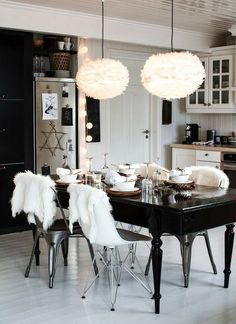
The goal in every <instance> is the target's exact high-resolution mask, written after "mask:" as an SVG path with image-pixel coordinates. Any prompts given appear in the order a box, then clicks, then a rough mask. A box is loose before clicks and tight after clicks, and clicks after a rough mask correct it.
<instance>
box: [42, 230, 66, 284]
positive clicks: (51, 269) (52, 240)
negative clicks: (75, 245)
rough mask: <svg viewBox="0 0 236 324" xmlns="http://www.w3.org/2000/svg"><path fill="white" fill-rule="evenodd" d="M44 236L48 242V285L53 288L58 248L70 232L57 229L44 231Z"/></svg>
mask: <svg viewBox="0 0 236 324" xmlns="http://www.w3.org/2000/svg"><path fill="white" fill-rule="evenodd" d="M44 238H45V239H46V242H47V244H48V275H49V284H48V286H49V288H53V280H54V276H55V273H56V260H57V253H58V249H59V247H60V245H61V243H62V241H63V240H65V239H67V238H68V234H67V232H64V231H55V232H51V233H44Z"/></svg>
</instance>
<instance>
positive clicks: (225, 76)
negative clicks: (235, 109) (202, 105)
mask: <svg viewBox="0 0 236 324" xmlns="http://www.w3.org/2000/svg"><path fill="white" fill-rule="evenodd" d="M232 85H233V56H232V55H220V56H214V57H211V58H209V104H210V106H213V107H214V108H222V107H225V108H229V107H232V106H233V95H232V91H229V90H227V88H228V87H231V86H232Z"/></svg>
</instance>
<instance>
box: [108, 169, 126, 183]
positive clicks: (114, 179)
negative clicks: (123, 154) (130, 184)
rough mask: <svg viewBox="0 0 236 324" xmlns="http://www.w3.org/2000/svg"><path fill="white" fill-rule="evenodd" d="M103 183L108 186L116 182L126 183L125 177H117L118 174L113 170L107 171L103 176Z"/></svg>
mask: <svg viewBox="0 0 236 324" xmlns="http://www.w3.org/2000/svg"><path fill="white" fill-rule="evenodd" d="M104 181H105V183H106V184H108V185H114V184H116V183H117V182H125V181H126V177H123V176H121V175H119V173H118V172H116V171H114V170H109V171H108V172H107V173H106V176H105V180H104Z"/></svg>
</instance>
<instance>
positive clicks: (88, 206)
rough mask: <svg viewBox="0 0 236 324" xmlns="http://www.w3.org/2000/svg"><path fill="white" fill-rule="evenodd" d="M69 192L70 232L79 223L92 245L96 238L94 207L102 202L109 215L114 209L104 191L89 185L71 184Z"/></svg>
mask: <svg viewBox="0 0 236 324" xmlns="http://www.w3.org/2000/svg"><path fill="white" fill-rule="evenodd" d="M67 191H68V192H69V193H70V200H69V221H70V222H69V226H70V231H71V232H72V231H73V223H75V222H79V224H80V226H81V227H82V230H83V233H84V235H85V236H86V237H87V238H88V239H89V240H90V242H91V243H93V242H94V241H95V236H96V224H95V219H94V207H95V205H96V204H97V203H98V202H101V201H102V202H103V206H104V208H105V211H106V212H107V214H108V213H109V214H110V212H111V210H112V207H111V205H110V203H109V198H108V196H107V195H106V193H105V192H104V191H102V190H99V189H96V188H93V187H91V186H87V185H78V184H70V185H69V186H68V189H67ZM101 217H102V215H101ZM110 217H111V218H112V215H110ZM112 221H113V218H112Z"/></svg>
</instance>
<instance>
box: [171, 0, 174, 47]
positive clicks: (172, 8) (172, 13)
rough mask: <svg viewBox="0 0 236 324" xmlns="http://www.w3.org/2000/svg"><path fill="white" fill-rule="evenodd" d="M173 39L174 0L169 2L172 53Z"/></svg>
mask: <svg viewBox="0 0 236 324" xmlns="http://www.w3.org/2000/svg"><path fill="white" fill-rule="evenodd" d="M173 38H174V0H171V52H173V51H174V49H173Z"/></svg>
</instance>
